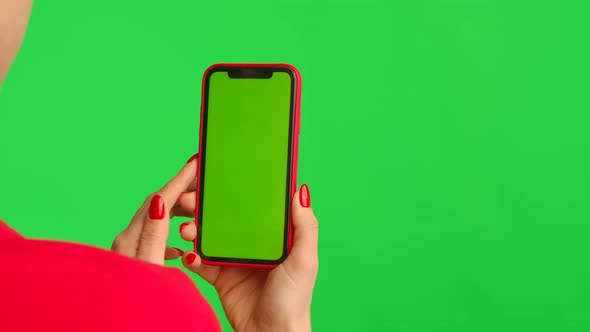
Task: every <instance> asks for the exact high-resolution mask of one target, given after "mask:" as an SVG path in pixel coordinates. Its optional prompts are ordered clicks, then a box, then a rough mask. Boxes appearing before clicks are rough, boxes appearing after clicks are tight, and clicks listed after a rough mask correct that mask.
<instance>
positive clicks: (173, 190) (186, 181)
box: [158, 153, 199, 206]
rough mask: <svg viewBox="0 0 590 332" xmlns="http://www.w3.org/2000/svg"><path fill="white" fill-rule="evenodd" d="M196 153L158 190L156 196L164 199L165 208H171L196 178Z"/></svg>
mask: <svg viewBox="0 0 590 332" xmlns="http://www.w3.org/2000/svg"><path fill="white" fill-rule="evenodd" d="M198 155H199V154H198V153H197V154H196V155H195V157H194V158H191V159H190V160H189V162H188V163H187V164H186V165H184V167H183V168H182V169H181V170H180V172H178V174H176V176H174V177H173V178H172V179H171V180H170V181H169V182H168V183H166V184H165V185H164V187H162V189H160V190H158V194H159V195H160V196H162V198H164V200H165V202H166V206H173V205H174V203H175V202H176V200H177V199H178V197H180V195H181V194H182V193H183V192H185V191H186V190H187V188H189V186H190V185H191V183H192V182H193V181H194V179H195V178H196V177H197V160H198Z"/></svg>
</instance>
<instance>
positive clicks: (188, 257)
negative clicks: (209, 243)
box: [186, 252, 197, 264]
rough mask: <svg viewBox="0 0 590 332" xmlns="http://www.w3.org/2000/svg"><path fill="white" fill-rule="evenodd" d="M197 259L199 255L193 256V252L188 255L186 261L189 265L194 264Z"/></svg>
mask: <svg viewBox="0 0 590 332" xmlns="http://www.w3.org/2000/svg"><path fill="white" fill-rule="evenodd" d="M195 259H197V255H196V254H193V253H192V252H191V253H190V254H188V255H186V261H187V263H189V264H192V263H194V262H195Z"/></svg>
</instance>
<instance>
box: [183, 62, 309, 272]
mask: <svg viewBox="0 0 590 332" xmlns="http://www.w3.org/2000/svg"><path fill="white" fill-rule="evenodd" d="M217 67H262V68H264V67H282V68H287V69H289V70H291V71H292V72H293V75H294V79H295V100H294V110H295V116H294V124H293V149H292V155H291V197H293V194H295V191H297V156H298V151H299V118H300V111H299V108H300V100H301V74H300V73H299V71H298V70H297V68H295V67H294V66H292V65H289V64H270V63H269V64H246V63H219V64H214V65H212V66H210V67H209V68H207V70H206V71H205V73H204V74H203V83H202V90H201V93H202V97H201V119H200V128H199V151H202V146H201V144H202V142H203V140H202V137H203V136H202V135H203V109H204V107H205V105H204V100H205V98H204V97H205V84H206V79H207V74H208V73H209V72H210V71H211V70H212V69H214V68H217ZM200 173H201V167H200V165H199V167H197V195H196V201H195V206H196V213H195V215H196V216H199V215H200V213H199V209H200V208H201V207H200V206H199V195H200V188H201V187H200V179H201V174H200ZM196 219H198V218H195V223H198V222H199V221H198V220H196ZM287 239H288V243H287V252H288V253H289V252H291V247H292V246H293V222H292V220H291V217H289V234H288V236H287ZM194 250H195V252H196V251H197V239H195V241H194ZM201 261H202V262H203V263H205V264H207V265H215V266H233V267H248V268H267V269H272V268H274V267H276V265H266V264H249V263H229V262H215V261H207V260H205V259H203V258H201Z"/></svg>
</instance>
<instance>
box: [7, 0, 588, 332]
mask: <svg viewBox="0 0 590 332" xmlns="http://www.w3.org/2000/svg"><path fill="white" fill-rule="evenodd" d="M587 3H588V2H586V1H531V0H529V1H491V0H490V1H485V0H479V1H478V0H473V1H466V0H465V1H460V0H448V1H442V0H438V1H436V0H416V1H385V0H384V1H375V0H368V1H367V0H365V1H354V2H353V1H311V0H308V1H302V2H294V1H258V2H251V1H250V2H241V1H223V2H214V1H207V2H205V1H193V0H190V1H189V0H180V1H175V2H173V3H164V2H162V1H145V0H142V1H139V0H129V1H124V2H121V1H115V0H101V1H95V0H93V1H74V0H54V1H47V0H40V1H37V3H36V5H35V8H34V13H33V15H32V21H31V25H30V27H29V28H30V29H29V31H28V35H27V37H26V41H25V43H24V45H23V49H22V52H21V54H20V56H19V57H18V59H17V61H16V63H15V65H14V67H13V69H12V71H11V72H10V74H9V77H8V79H7V82H6V85H5V87H4V90H3V91H2V93H1V96H0V151H1V158H2V159H1V161H0V169H1V171H2V172H1V175H0V210H1V211H0V217H1V218H3V219H5V220H7V221H8V222H9V223H11V224H12V225H13V226H14V227H15V228H17V229H18V230H20V231H21V232H22V233H24V234H25V235H28V236H32V237H43V238H57V239H66V240H74V241H79V242H84V243H91V244H95V245H99V246H103V247H107V246H109V245H110V243H111V241H112V238H113V237H114V235H115V234H116V233H117V232H118V231H119V230H121V229H122V228H123V227H124V225H125V224H126V223H127V222H128V220H129V219H130V218H131V216H132V215H133V213H134V211H135V210H136V209H137V208H138V207H139V206H140V204H141V203H142V202H143V200H144V198H145V196H146V195H147V194H148V193H150V192H151V191H153V190H156V189H157V188H158V187H159V186H161V185H162V184H163V183H164V182H165V181H166V180H167V179H169V178H170V177H171V176H172V175H173V174H175V172H176V171H177V170H178V169H179V168H180V167H181V166H182V164H183V163H184V162H185V161H186V159H187V158H188V157H189V156H191V155H192V154H193V153H195V152H196V151H195V150H196V146H197V141H196V137H197V128H198V109H199V102H200V86H201V82H200V78H201V75H202V73H203V71H204V70H205V69H206V67H207V66H208V65H210V64H212V63H216V62H222V61H230V62H251V61H254V62H278V61H280V62H289V63H292V64H294V65H295V66H297V67H298V68H299V69H300V71H301V74H302V77H303V95H302V118H301V141H300V144H301V145H300V164H299V165H300V168H299V182H300V183H303V182H306V183H308V184H309V186H310V192H311V196H312V204H313V207H314V208H315V211H316V213H317V215H318V218H319V222H320V241H321V243H320V273H319V276H318V281H317V285H316V291H315V294H314V301H313V308H312V311H313V312H312V314H313V326H314V328H315V329H316V330H317V331H454V332H456V331H470V332H471V331H588V330H589V329H590V267H589V264H590V244H589V241H588V238H589V236H590V225H589V222H590V208H589V206H590V205H589V200H590V155H589V148H590V131H589V124H590V114H589V110H590V96H589V88H590V82H589V77H590V68H589V67H590V60H588V59H590V47H589V45H588V36H589V33H590V20H588V16H589V7H588V6H589V5H588V4H587ZM171 242H172V244H177V245H179V244H180V240H178V239H177V238H175V237H174V238H173V239H172V240H171ZM183 246H184V247H189V246H188V245H186V244H185V245H183ZM195 280H197V283H198V284H199V286H200V287H201V289H202V290H203V292H204V293H205V294H206V295H207V296H208V298H209V299H210V300H211V302H212V303H213V304H214V306H215V308H216V310H217V311H218V312H219V314H220V316H221V317H223V315H222V312H221V310H220V306H219V302H218V300H217V299H216V296H215V294H214V293H213V290H212V289H211V288H210V287H208V286H205V285H204V284H203V282H201V281H199V280H198V279H197V278H195ZM224 324H225V325H224V326H225V327H227V326H228V325H227V324H226V323H225V321H224Z"/></svg>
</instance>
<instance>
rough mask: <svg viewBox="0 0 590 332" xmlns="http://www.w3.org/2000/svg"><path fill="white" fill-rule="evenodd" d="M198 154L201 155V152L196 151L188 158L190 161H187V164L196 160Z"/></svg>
mask: <svg viewBox="0 0 590 332" xmlns="http://www.w3.org/2000/svg"><path fill="white" fill-rule="evenodd" d="M198 156H199V154H198V153H195V154H194V155H193V156H192V157H190V158H189V159H188V161H187V162H186V163H187V164H188V163H190V162H191V161H193V160H195V159H196V158H197V157H198Z"/></svg>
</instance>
